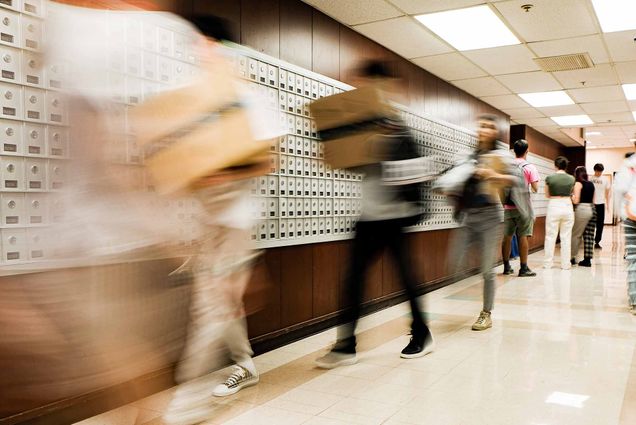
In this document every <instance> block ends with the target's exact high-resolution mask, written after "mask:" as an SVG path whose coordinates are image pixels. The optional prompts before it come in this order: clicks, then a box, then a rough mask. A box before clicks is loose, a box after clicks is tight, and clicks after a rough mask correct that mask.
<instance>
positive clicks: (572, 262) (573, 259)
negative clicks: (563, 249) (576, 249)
mask: <svg viewBox="0 0 636 425" xmlns="http://www.w3.org/2000/svg"><path fill="white" fill-rule="evenodd" d="M570 264H572V265H573V266H576V258H570Z"/></svg>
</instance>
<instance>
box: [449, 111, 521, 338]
mask: <svg viewBox="0 0 636 425" xmlns="http://www.w3.org/2000/svg"><path fill="white" fill-rule="evenodd" d="M477 125H478V128H477V137H478V145H477V149H476V150H475V152H473V154H472V155H471V156H472V157H473V158H474V159H475V160H476V163H477V164H476V169H475V171H474V173H473V174H472V176H471V177H470V178H469V179H468V181H467V182H466V184H465V185H464V190H463V194H462V196H461V199H460V200H459V202H458V204H457V205H458V207H457V210H458V211H459V212H460V215H461V216H463V218H462V219H461V225H462V227H461V228H460V229H458V230H457V231H456V235H455V239H454V241H453V249H452V252H451V253H449V255H450V258H451V260H452V261H453V262H454V264H453V268H454V269H457V267H458V265H459V264H462V263H463V261H464V259H465V258H466V254H468V253H470V255H476V256H478V257H479V259H480V270H481V274H482V276H483V279H484V288H483V308H482V311H481V313H480V314H479V317H478V318H477V320H476V321H475V323H474V324H473V325H472V330H474V331H483V330H486V329H488V328H490V327H492V318H491V316H492V310H493V308H494V303H495V272H494V270H493V268H494V265H495V260H496V256H497V247H498V246H500V244H501V238H502V233H503V228H502V227H503V226H502V225H503V219H504V214H503V208H502V206H501V196H502V194H501V191H502V190H503V188H505V187H509V186H512V185H514V184H515V183H516V179H517V177H516V176H514V175H512V174H513V167H516V165H515V164H514V162H513V158H512V156H511V155H510V153H509V152H508V150H507V149H504V148H503V146H502V145H503V144H502V143H501V142H499V136H500V129H499V124H498V118H497V116H495V115H482V116H480V117H479V120H478V123H477Z"/></svg>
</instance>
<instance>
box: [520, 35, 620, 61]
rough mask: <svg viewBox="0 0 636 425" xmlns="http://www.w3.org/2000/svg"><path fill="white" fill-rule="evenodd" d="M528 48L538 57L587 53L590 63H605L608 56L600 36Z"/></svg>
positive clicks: (547, 43) (541, 42) (529, 45)
mask: <svg viewBox="0 0 636 425" xmlns="http://www.w3.org/2000/svg"><path fill="white" fill-rule="evenodd" d="M528 47H529V48H530V49H531V50H532V51H534V52H535V53H536V54H537V55H538V56H540V57H546V56H560V55H571V54H575V53H589V54H590V57H591V58H592V62H594V63H595V64H596V63H607V62H609V61H610V60H609V56H608V54H607V50H605V46H604V45H603V39H602V38H601V36H600V35H589V36H586V37H577V38H567V39H563V40H552V41H540V42H536V43H529V44H528Z"/></svg>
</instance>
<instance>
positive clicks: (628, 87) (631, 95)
mask: <svg viewBox="0 0 636 425" xmlns="http://www.w3.org/2000/svg"><path fill="white" fill-rule="evenodd" d="M623 91H624V92H625V97H626V98H627V100H636V84H623Z"/></svg>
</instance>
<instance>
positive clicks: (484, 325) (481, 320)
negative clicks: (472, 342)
mask: <svg viewBox="0 0 636 425" xmlns="http://www.w3.org/2000/svg"><path fill="white" fill-rule="evenodd" d="M491 327H492V319H491V318H490V312H489V311H482V312H481V313H480V314H479V317H478V318H477V321H476V322H475V323H474V324H473V327H472V329H473V330H474V331H485V330H486V329H488V328H491Z"/></svg>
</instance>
